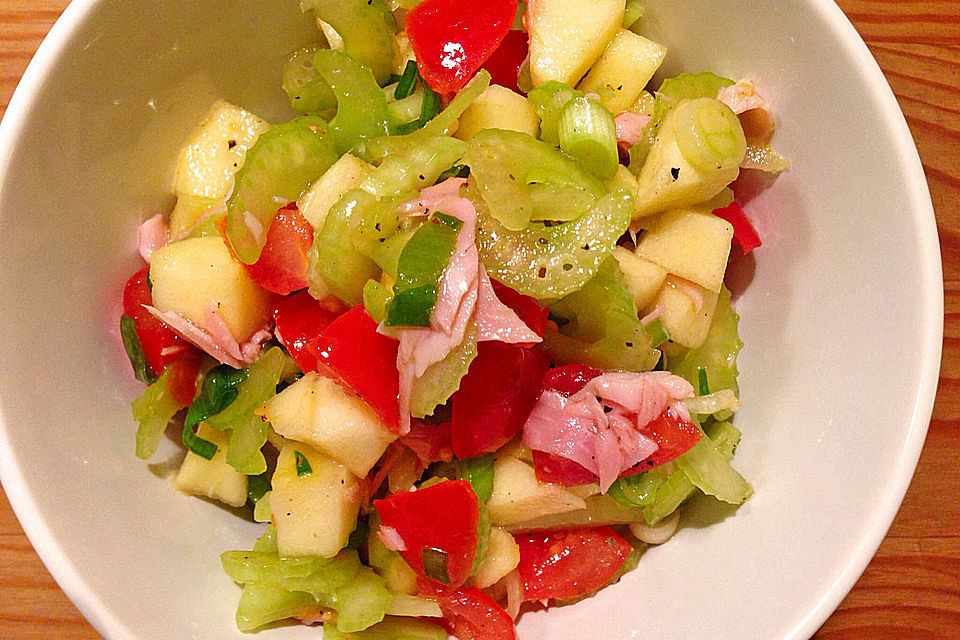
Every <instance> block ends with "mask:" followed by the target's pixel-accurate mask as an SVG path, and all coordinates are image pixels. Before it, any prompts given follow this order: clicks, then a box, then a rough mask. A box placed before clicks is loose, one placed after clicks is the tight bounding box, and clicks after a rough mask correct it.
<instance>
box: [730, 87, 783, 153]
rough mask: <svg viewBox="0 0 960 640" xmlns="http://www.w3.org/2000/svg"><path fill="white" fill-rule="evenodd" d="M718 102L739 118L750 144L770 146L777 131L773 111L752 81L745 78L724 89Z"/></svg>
mask: <svg viewBox="0 0 960 640" xmlns="http://www.w3.org/2000/svg"><path fill="white" fill-rule="evenodd" d="M717 100H719V101H720V102H722V103H724V104H725V105H727V106H728V107H730V109H731V110H732V111H733V112H734V113H735V114H737V116H739V118H740V124H741V125H742V126H743V133H744V135H745V136H746V138H747V142H748V143H750V144H754V143H755V144H759V145H761V146H765V145H767V144H770V139H771V138H772V137H773V132H774V130H775V129H776V122H775V120H774V118H773V110H772V109H770V105H768V104H767V101H766V100H764V99H763V98H762V97H761V96H760V94H759V93H757V89H756V87H755V86H754V85H753V81H752V80H748V79H746V78H743V79H740V80H738V81H737V82H736V83H734V84H732V85H730V86H729V87H724V88H723V89H721V90H720V92H719V93H718V94H717Z"/></svg>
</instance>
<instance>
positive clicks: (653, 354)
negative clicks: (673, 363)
mask: <svg viewBox="0 0 960 640" xmlns="http://www.w3.org/2000/svg"><path fill="white" fill-rule="evenodd" d="M619 264H620V263H619V262H617V260H616V258H612V257H611V258H607V260H606V261H604V262H603V263H602V264H601V265H600V268H599V269H598V270H597V273H596V275H594V277H593V278H591V279H590V280H589V281H588V282H587V283H586V284H585V285H584V286H583V287H582V288H581V289H579V290H578V291H574V292H573V293H571V294H569V295H567V296H566V297H564V298H562V299H560V300H559V301H557V302H556V303H554V304H553V305H551V307H550V312H551V315H552V316H553V317H555V318H560V319H562V320H564V322H562V323H560V324H561V325H562V326H560V329H559V332H557V331H554V330H549V329H548V331H547V332H546V333H545V334H544V336H543V344H544V346H545V347H546V348H547V350H548V351H550V353H551V354H552V355H553V357H554V360H555V361H556V362H557V364H567V363H572V362H576V363H580V364H586V365H589V366H592V367H596V368H598V369H603V370H606V371H609V370H623V371H638V372H639V371H649V370H651V369H653V367H654V366H656V364H657V361H659V359H660V352H659V351H656V350H655V349H653V348H651V347H652V339H651V336H650V334H649V333H647V331H646V328H645V327H644V326H643V324H642V323H641V322H640V320H639V318H638V317H637V307H636V305H635V304H634V301H633V296H632V295H631V293H630V291H629V290H628V289H627V286H626V284H625V283H624V280H623V273H622V272H621V271H620V266H619Z"/></svg>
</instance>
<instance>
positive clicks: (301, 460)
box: [293, 451, 313, 478]
mask: <svg viewBox="0 0 960 640" xmlns="http://www.w3.org/2000/svg"><path fill="white" fill-rule="evenodd" d="M293 459H294V464H295V466H296V469H297V477H298V478H299V477H300V476H305V475H307V474H309V473H313V467H311V466H310V461H309V460H307V456H305V455H303V454H302V453H300V452H299V451H294V452H293Z"/></svg>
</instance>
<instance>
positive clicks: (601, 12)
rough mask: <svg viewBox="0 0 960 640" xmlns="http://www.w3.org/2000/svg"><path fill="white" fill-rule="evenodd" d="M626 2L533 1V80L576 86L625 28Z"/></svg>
mask: <svg viewBox="0 0 960 640" xmlns="http://www.w3.org/2000/svg"><path fill="white" fill-rule="evenodd" d="M625 5H626V2H625V0H531V2H530V3H529V4H528V5H527V30H528V32H529V33H530V79H531V81H532V82H533V86H534V87H539V86H540V85H541V84H543V83H544V82H546V81H548V80H557V81H559V82H564V83H566V84H569V85H571V86H573V85H575V84H576V83H577V82H578V81H579V80H580V78H582V77H583V74H585V73H586V72H587V69H589V68H590V66H591V65H592V64H593V63H594V61H596V60H597V58H599V57H600V55H601V54H602V53H603V51H604V49H606V47H607V44H608V43H609V42H610V40H611V39H612V38H613V36H614V35H615V34H616V33H617V30H618V29H620V28H621V27H622V26H623V10H624V7H625Z"/></svg>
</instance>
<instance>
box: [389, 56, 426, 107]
mask: <svg viewBox="0 0 960 640" xmlns="http://www.w3.org/2000/svg"><path fill="white" fill-rule="evenodd" d="M419 78H420V74H419V73H418V71H417V63H416V62H415V61H414V60H408V61H407V66H406V67H404V68H403V75H401V76H400V79H399V80H398V81H397V88H396V90H395V91H394V92H393V97H394V98H395V99H397V100H403V99H404V98H408V97H410V95H411V94H412V93H413V92H414V90H415V89H416V88H417V79H419Z"/></svg>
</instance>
